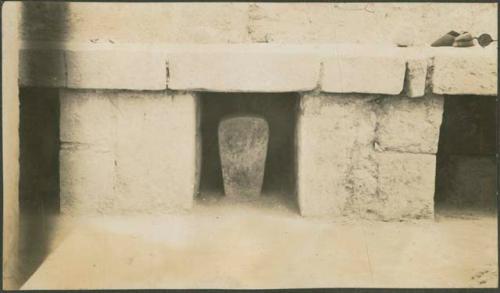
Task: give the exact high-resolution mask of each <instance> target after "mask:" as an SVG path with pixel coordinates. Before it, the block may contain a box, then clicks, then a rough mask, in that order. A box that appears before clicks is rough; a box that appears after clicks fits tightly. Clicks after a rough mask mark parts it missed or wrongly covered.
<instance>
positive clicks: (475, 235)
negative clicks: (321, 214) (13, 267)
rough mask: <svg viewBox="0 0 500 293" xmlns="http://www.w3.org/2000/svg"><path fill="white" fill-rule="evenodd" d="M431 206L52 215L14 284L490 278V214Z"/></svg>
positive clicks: (493, 259) (380, 283) (371, 283)
mask: <svg viewBox="0 0 500 293" xmlns="http://www.w3.org/2000/svg"><path fill="white" fill-rule="evenodd" d="M440 214H441V215H440V216H437V217H436V221H422V220H420V221H418V222H396V223H393V222H365V221H356V222H352V221H349V220H342V221H339V220H334V219H324V218H323V219H315V218H302V217H300V216H299V215H298V213H297V211H296V209H295V208H294V207H290V206H287V205H286V204H284V202H282V201H279V200H275V199H268V200H266V201H264V202H260V203H259V204H256V203H252V202H246V203H245V202H230V201H228V200H223V201H219V202H218V201H217V200H215V199H208V200H205V201H201V202H199V203H198V204H197V205H196V207H195V208H194V210H193V211H192V212H191V213H185V214H179V215H169V216H161V217H153V216H149V217H145V216H141V217H139V216H134V217H126V218H125V217H100V218H92V219H85V220H83V219H66V218H60V219H59V220H58V223H59V224H58V226H57V227H58V228H57V233H55V237H54V239H53V241H52V245H51V248H50V250H51V251H52V252H51V253H50V255H49V256H48V257H47V259H46V260H45V261H44V262H43V264H42V265H41V266H40V267H39V268H38V270H37V271H36V272H35V273H34V274H33V275H32V277H31V278H30V279H29V280H28V282H27V283H26V284H25V285H24V287H23V288H22V289H80V288H92V289H99V288H290V287H497V286H498V269H497V267H498V266H497V259H498V257H497V220H496V217H495V216H494V215H491V214H490V215H478V214H477V213H470V214H467V213H463V212H462V213H460V214H457V213H456V212H453V211H451V212H449V213H446V212H442V213H440Z"/></svg>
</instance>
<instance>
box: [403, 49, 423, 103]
mask: <svg viewBox="0 0 500 293" xmlns="http://www.w3.org/2000/svg"><path fill="white" fill-rule="evenodd" d="M427 67H428V61H427V58H424V57H422V58H418V59H408V60H407V61H406V76H405V84H404V89H405V90H404V91H405V94H406V95H407V96H408V97H410V98H417V97H422V96H424V95H425V86H426V78H427Z"/></svg>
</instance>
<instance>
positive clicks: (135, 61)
mask: <svg viewBox="0 0 500 293" xmlns="http://www.w3.org/2000/svg"><path fill="white" fill-rule="evenodd" d="M65 59H66V67H67V72H68V73H67V74H68V76H67V78H68V81H67V86H68V87H69V88H81V89H129V90H162V89H166V85H167V80H166V79H167V73H166V71H167V67H166V64H165V59H164V55H163V54H161V53H158V52H156V51H154V50H148V51H145V50H137V49H133V50H113V49H97V50H92V49H89V50H67V51H66V52H65Z"/></svg>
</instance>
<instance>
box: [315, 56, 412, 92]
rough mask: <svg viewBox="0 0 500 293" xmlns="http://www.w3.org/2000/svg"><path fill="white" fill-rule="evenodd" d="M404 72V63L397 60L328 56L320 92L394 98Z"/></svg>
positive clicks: (401, 86) (324, 65)
mask: <svg viewBox="0 0 500 293" xmlns="http://www.w3.org/2000/svg"><path fill="white" fill-rule="evenodd" d="M405 70H406V65H405V61H404V60H403V59H402V58H399V57H390V56H363V55H358V56H356V55H337V56H332V57H328V58H326V59H325V61H324V63H323V77H322V79H321V90H322V91H324V92H329V93H373V94H388V95H397V94H399V93H401V91H402V90H403V82H404V76H405Z"/></svg>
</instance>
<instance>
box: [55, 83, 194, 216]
mask: <svg viewBox="0 0 500 293" xmlns="http://www.w3.org/2000/svg"><path fill="white" fill-rule="evenodd" d="M197 107H198V105H197V97H196V96H193V95H189V94H169V93H168V92H166V91H154V92H150V91H149V92H148V91H116V90H109V91H108V90H106V91H104V90H97V91H96V90H63V91H62V95H61V132H60V135H61V141H62V150H61V158H60V160H61V167H60V168H61V176H62V177H61V199H62V200H63V201H64V210H67V211H69V213H72V214H78V213H80V214H85V213H105V214H126V213H157V212H158V213H165V212H170V211H179V210H182V209H188V208H190V207H191V205H192V201H193V197H194V195H195V193H196V192H197V190H196V189H197V186H198V182H197V181H198V176H199V162H200V160H199V158H198V156H199V155H200V143H199V142H198V141H197V139H198V137H197V135H198V134H197V131H198V120H197V119H198V117H197V111H198V110H197ZM99 162H102V166H101V165H100V164H99ZM99 185H102V186H103V187H102V188H103V190H102V191H99V190H98V188H99ZM99 192H100V193H99ZM94 194H97V195H99V197H97V198H96V197H94ZM63 198H64V199H63ZM90 201H96V203H95V204H93V203H91V202H90ZM110 202H112V204H111V203H110Z"/></svg>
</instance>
